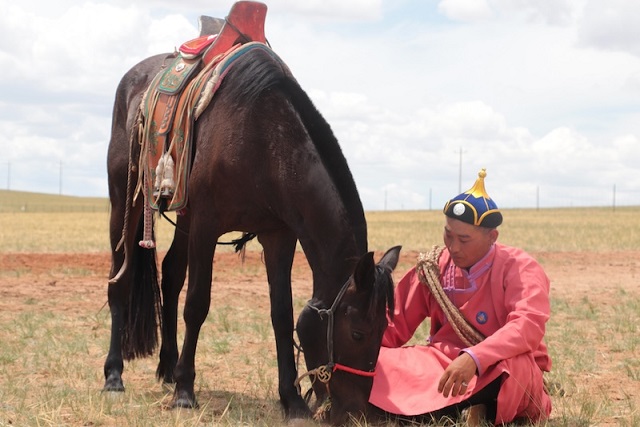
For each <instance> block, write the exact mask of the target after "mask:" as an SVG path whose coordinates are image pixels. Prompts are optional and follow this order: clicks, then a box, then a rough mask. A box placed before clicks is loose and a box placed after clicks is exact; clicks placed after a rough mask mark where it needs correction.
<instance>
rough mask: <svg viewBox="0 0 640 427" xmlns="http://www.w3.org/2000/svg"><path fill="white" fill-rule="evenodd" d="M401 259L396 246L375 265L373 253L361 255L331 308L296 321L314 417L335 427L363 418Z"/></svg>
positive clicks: (305, 312) (313, 309)
mask: <svg viewBox="0 0 640 427" xmlns="http://www.w3.org/2000/svg"><path fill="white" fill-rule="evenodd" d="M399 254H400V246H396V247H393V248H391V249H389V250H388V251H387V253H385V254H384V256H383V257H382V259H381V260H380V262H379V263H378V264H376V263H375V262H374V259H373V252H369V253H367V254H365V255H364V256H363V257H362V258H361V259H360V260H359V261H358V263H357V265H356V268H355V271H354V273H353V275H352V276H351V277H350V278H349V280H348V281H347V283H345V284H344V286H343V287H342V289H341V291H340V293H339V294H338V296H337V297H336V299H335V300H334V301H333V304H332V305H331V306H330V307H326V308H325V307H318V306H316V305H314V304H312V303H310V304H308V305H307V307H306V308H305V309H304V310H303V312H302V313H301V314H300V318H299V319H298V326H297V330H298V336H299V337H300V344H301V345H302V348H303V350H304V353H305V359H306V362H307V367H308V369H309V373H308V374H309V375H310V377H311V380H312V381H314V382H313V388H314V391H315V393H316V395H317V397H318V404H319V405H320V406H319V408H318V411H317V414H318V415H319V416H321V417H322V418H323V419H326V420H328V421H330V422H331V423H332V424H334V425H340V424H344V423H345V422H346V421H348V420H349V417H356V418H358V417H361V416H363V415H366V408H367V406H368V402H369V394H370V393H371V386H372V385H373V376H374V375H375V367H376V363H377V360H378V354H379V352H380V344H381V342H382V335H383V334H384V331H385V329H386V327H387V312H389V313H393V279H392V277H391V273H392V271H393V269H394V268H395V267H396V265H397V263H398V257H399ZM319 325H321V327H320V330H321V331H322V334H321V336H318V326H319ZM327 403H328V405H327Z"/></svg>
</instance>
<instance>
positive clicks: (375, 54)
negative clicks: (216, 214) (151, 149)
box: [0, 0, 640, 210]
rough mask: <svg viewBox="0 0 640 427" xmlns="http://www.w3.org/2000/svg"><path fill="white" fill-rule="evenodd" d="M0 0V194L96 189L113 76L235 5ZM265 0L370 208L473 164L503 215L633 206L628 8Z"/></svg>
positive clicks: (633, 88) (639, 140)
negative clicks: (550, 209) (504, 211)
mask: <svg viewBox="0 0 640 427" xmlns="http://www.w3.org/2000/svg"><path fill="white" fill-rule="evenodd" d="M1 3H2V7H1V8H0V10H2V13H1V14H0V69H1V70H2V74H1V75H2V78H1V79H0V189H9V190H16V191H32V192H41V193H51V194H64V195H73V196H96V197H106V196H107V195H108V192H107V173H106V153H107V146H108V141H109V136H110V129H111V111H112V108H113V100H114V94H115V89H116V86H117V85H118V82H119V81H120V79H121V78H122V76H123V75H124V73H125V72H126V71H127V70H128V69H130V68H131V67H132V66H134V65H135V64H136V63H137V62H139V61H140V60H142V59H144V58H145V57H148V56H151V55H154V54H157V53H163V52H172V51H173V50H174V49H175V48H176V47H178V46H180V45H181V44H182V43H183V42H185V41H187V40H190V39H193V38H195V37H197V35H198V33H199V29H198V17H199V16H200V15H209V16H216V17H224V16H226V15H227V13H228V11H229V9H230V8H231V6H232V4H233V2H232V1H227V0H224V1H223V0H207V1H204V0H182V1H179V2H178V1H164V0H155V1H151V0H140V1H136V0H127V1H125V0H108V1H107V0H93V1H84V0H56V1H55V2H52V1H50V0H22V1H21V2H10V1H8V0H1ZM18 3H19V4H18ZM266 4H267V6H268V12H267V19H266V24H265V32H266V36H267V39H268V41H269V43H270V45H271V47H272V48H273V49H274V51H275V52H276V53H278V55H279V56H280V57H281V58H282V59H283V60H284V61H285V62H286V63H287V64H288V65H289V68H290V69H291V71H292V72H293V74H294V75H295V77H296V79H297V80H298V81H299V82H300V84H301V86H302V87H303V89H304V90H305V91H306V92H307V93H308V94H309V96H310V97H311V99H312V100H313V102H314V104H315V105H316V107H317V108H318V110H319V111H320V112H321V113H322V115H323V116H324V117H325V119H326V120H327V121H328V122H329V124H330V125H331V127H332V129H333V131H334V133H335V135H336V136H337V138H338V140H339V142H340V145H341V147H342V150H343V152H344V154H345V156H346V158H347V162H348V163H349V166H350V169H351V171H352V174H353V176H354V179H355V181H356V184H357V186H358V191H359V193H360V197H361V199H362V202H363V205H364V208H365V210H384V209H386V210H398V209H441V208H442V206H443V205H444V203H445V202H446V200H448V199H450V198H452V197H454V196H455V195H457V194H458V193H460V192H461V191H465V190H467V189H468V188H470V187H471V186H472V185H473V182H474V181H475V179H476V177H477V173H478V171H479V170H480V169H481V168H486V170H487V178H486V181H485V184H486V188H487V191H488V193H489V195H490V196H491V197H492V198H493V199H494V200H495V201H496V203H497V204H498V206H499V207H503V208H519V207H524V208H532V207H558V206H560V207H566V206H595V205H598V206H607V205H612V204H614V205H620V206H622V205H635V206H638V205H640V25H638V22H640V2H637V1H629V0H607V1H606V2H605V1H602V0H348V1H345V0H305V1H304V2H302V1H299V0H271V1H267V2H266ZM0 202H1V201H0Z"/></svg>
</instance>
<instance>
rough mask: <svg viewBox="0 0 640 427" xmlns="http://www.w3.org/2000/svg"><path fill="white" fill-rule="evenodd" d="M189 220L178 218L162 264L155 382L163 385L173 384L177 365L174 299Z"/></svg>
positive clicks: (182, 275) (184, 267) (184, 269)
mask: <svg viewBox="0 0 640 427" xmlns="http://www.w3.org/2000/svg"><path fill="white" fill-rule="evenodd" d="M188 232H189V220H188V217H186V216H184V215H180V216H178V221H177V224H176V231H175V233H174V237H173V242H172V243H171V247H170V248H169V251H167V254H166V255H165V257H164V259H163V261H162V346H161V347H160V360H159V362H158V369H157V370H156V378H158V380H162V382H163V383H164V384H173V383H174V382H175V378H174V370H175V367H176V363H177V362H178V342H177V329H178V298H179V296H180V291H181V290H182V287H183V286H184V280H185V276H186V273H187V258H188V257H187V247H188V244H189V241H188Z"/></svg>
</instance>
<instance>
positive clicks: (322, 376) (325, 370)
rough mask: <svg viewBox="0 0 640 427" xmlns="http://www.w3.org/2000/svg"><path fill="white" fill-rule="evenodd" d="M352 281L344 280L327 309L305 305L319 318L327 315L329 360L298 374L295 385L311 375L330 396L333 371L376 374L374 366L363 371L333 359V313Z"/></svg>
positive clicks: (367, 375) (367, 374) (371, 375)
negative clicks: (323, 385)
mask: <svg viewBox="0 0 640 427" xmlns="http://www.w3.org/2000/svg"><path fill="white" fill-rule="evenodd" d="M351 283H352V277H350V278H349V279H347V281H346V282H345V284H344V285H342V288H341V289H340V292H338V295H336V298H335V299H334V300H333V304H331V307H330V308H329V309H326V308H318V307H316V306H315V305H313V304H311V303H307V307H309V308H311V309H313V310H314V311H315V312H316V313H318V315H319V316H320V319H322V318H323V316H325V315H326V316H327V353H328V356H329V362H328V363H327V364H326V365H322V366H319V367H317V368H315V369H312V370H310V371H308V372H306V373H304V374H302V375H300V376H299V377H298V378H297V379H296V381H295V386H296V387H297V386H298V385H299V384H300V381H301V380H302V379H303V378H304V377H307V376H313V377H314V379H313V380H312V383H313V382H314V381H315V380H316V379H317V380H319V381H320V382H321V383H323V384H325V386H326V388H327V394H328V395H329V396H330V395H331V393H330V390H329V381H331V376H332V374H333V372H335V371H344V372H348V373H350V374H353V375H358V376H362V377H373V376H375V374H376V371H375V368H374V370H373V371H363V370H361V369H356V368H352V367H350V366H346V365H343V364H340V363H336V362H334V360H333V328H334V318H335V313H336V311H337V309H338V305H339V304H340V301H341V300H342V297H343V296H344V294H345V293H346V292H347V289H348V288H349V285H350V284H351Z"/></svg>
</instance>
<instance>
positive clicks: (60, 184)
mask: <svg viewBox="0 0 640 427" xmlns="http://www.w3.org/2000/svg"><path fill="white" fill-rule="evenodd" d="M59 191H60V195H61V196H62V160H60V183H59Z"/></svg>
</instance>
